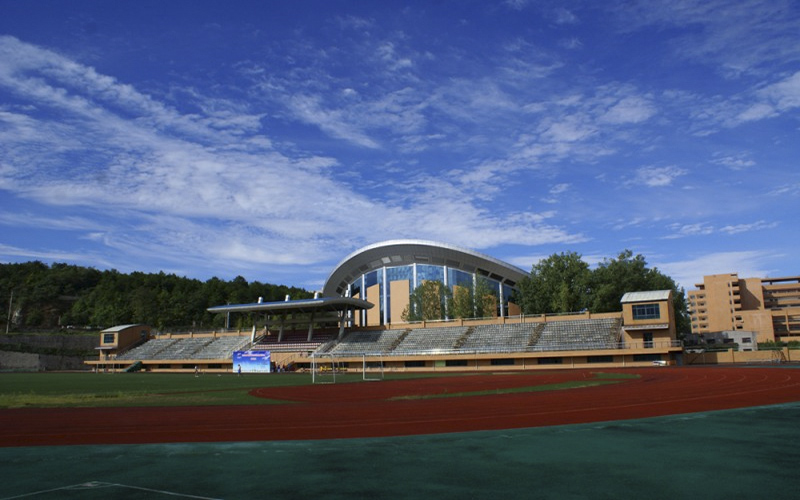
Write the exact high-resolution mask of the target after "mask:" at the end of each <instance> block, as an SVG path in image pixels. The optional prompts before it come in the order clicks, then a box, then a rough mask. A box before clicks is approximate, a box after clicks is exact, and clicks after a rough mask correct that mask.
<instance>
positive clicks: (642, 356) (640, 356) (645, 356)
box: [633, 354, 663, 362]
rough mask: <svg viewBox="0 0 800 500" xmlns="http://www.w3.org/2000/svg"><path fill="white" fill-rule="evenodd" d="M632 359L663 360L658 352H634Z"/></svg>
mask: <svg viewBox="0 0 800 500" xmlns="http://www.w3.org/2000/svg"><path fill="white" fill-rule="evenodd" d="M633 360H634V361H637V362H639V361H663V360H662V359H661V355H660V354H634V355H633Z"/></svg>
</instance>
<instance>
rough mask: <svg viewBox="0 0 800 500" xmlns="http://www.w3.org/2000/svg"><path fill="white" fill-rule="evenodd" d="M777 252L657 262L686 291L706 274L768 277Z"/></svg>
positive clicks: (760, 251) (711, 254) (753, 251)
mask: <svg viewBox="0 0 800 500" xmlns="http://www.w3.org/2000/svg"><path fill="white" fill-rule="evenodd" d="M777 257H779V256H778V255H776V254H774V253H771V252H769V251H762V250H746V251H736V252H710V253H707V254H703V255H698V256H697V257H695V258H692V259H688V260H682V261H673V262H659V263H654V264H655V265H656V267H658V268H659V269H660V270H661V271H663V272H664V273H666V274H667V275H668V276H670V277H672V278H673V279H674V280H675V281H676V282H677V283H678V284H679V286H682V287H683V288H685V289H686V290H687V291H688V290H693V289H695V285H696V284H698V283H702V282H703V276H706V275H711V274H724V273H738V274H739V277H740V278H755V277H759V278H760V277H767V276H769V275H770V273H771V272H772V271H771V270H770V266H769V265H768V263H769V262H771V261H773V260H774V259H775V258H777Z"/></svg>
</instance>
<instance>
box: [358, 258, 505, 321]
mask: <svg viewBox="0 0 800 500" xmlns="http://www.w3.org/2000/svg"><path fill="white" fill-rule="evenodd" d="M478 280H481V281H482V282H483V283H485V285H486V287H487V288H488V290H489V293H491V294H492V295H494V296H495V297H496V298H497V310H496V311H495V314H496V315H497V316H508V301H509V299H510V298H511V297H512V294H513V293H514V288H512V287H511V286H508V285H504V284H501V283H500V282H498V281H496V280H493V279H491V278H488V277H485V276H479V275H475V274H474V273H469V272H466V271H463V270H461V269H453V268H449V267H447V266H440V265H432V264H412V265H405V266H395V267H382V268H379V269H376V270H373V271H370V272H368V273H366V274H364V275H362V276H360V277H358V278H356V279H355V280H353V282H352V283H350V284H349V290H348V295H349V296H350V297H354V296H356V295H358V296H359V297H360V298H362V299H363V298H366V299H367V300H368V301H370V302H372V303H373V304H375V307H378V308H380V324H382V325H383V324H389V323H391V319H390V318H392V317H393V315H392V310H391V307H392V303H394V304H395V306H396V305H397V304H405V305H406V306H407V305H408V299H409V297H392V296H391V293H392V286H391V283H393V282H396V281H405V282H408V289H409V294H410V293H411V292H413V291H414V289H415V288H416V287H418V286H419V285H421V284H422V283H423V282H425V281H439V282H441V283H444V284H445V285H446V286H447V287H448V288H449V289H450V290H451V291H452V290H453V288H454V287H456V286H459V287H464V288H469V289H471V290H475V288H474V287H475V286H476V283H477V282H478ZM375 285H379V287H378V290H379V296H377V297H376V296H373V295H370V296H369V297H365V293H368V291H369V290H370V287H373V286H375ZM401 289H402V287H401ZM393 299H394V300H393ZM395 313H396V314H395V317H399V314H400V313H401V311H395ZM446 319H451V318H446ZM373 323H374V321H373ZM361 324H362V325H364V326H370V325H369V324H368V322H367V321H366V313H363V312H362V317H361ZM373 326H374V325H373Z"/></svg>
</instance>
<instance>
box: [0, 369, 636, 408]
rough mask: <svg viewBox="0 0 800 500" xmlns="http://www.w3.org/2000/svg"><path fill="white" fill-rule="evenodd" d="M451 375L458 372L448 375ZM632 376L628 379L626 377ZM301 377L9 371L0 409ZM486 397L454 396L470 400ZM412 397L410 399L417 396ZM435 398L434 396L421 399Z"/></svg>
mask: <svg viewBox="0 0 800 500" xmlns="http://www.w3.org/2000/svg"><path fill="white" fill-rule="evenodd" d="M443 375H445V374H434V373H418V374H407V373H403V374H399V373H398V374H387V375H386V379H388V380H391V379H409V378H422V377H425V378H427V377H438V376H443ZM446 375H448V376H452V375H454V374H452V373H448V374H446ZM627 376H630V375H627ZM625 377H626V375H621V374H609V373H597V374H595V378H594V379H593V380H584V381H580V382H567V383H560V384H553V385H539V386H534V387H522V388H515V389H509V390H508V392H528V391H542V390H562V389H570V388H576V387H586V386H587V385H600V384H608V383H617V382H619V381H621V380H623V379H624V378H625ZM357 382H361V375H360V374H341V375H337V376H336V383H337V384H339V383H357ZM311 383H312V382H311V376H310V375H309V374H302V373H282V374H247V375H245V376H241V377H238V376H235V375H230V374H226V375H216V374H208V375H199V376H194V374H172V373H170V374H166V373H116V374H97V373H5V374H0V408H22V407H26V408H31V407H39V408H56V407H134V406H208V405H263V404H285V403H286V402H285V401H279V400H271V399H266V398H261V397H255V396H251V395H250V394H249V392H250V391H251V390H253V389H257V388H262V387H287V386H301V385H308V384H311ZM481 394H484V393H451V394H448V395H447V397H468V396H476V395H481ZM413 397H414V396H410V398H413ZM420 397H433V396H420Z"/></svg>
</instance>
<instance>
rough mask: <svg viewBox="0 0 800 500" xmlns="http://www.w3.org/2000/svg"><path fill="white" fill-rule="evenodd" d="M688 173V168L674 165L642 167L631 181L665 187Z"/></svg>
mask: <svg viewBox="0 0 800 500" xmlns="http://www.w3.org/2000/svg"><path fill="white" fill-rule="evenodd" d="M687 173H688V171H687V170H686V169H684V168H680V167H676V166H674V165H673V166H669V167H641V168H638V169H637V170H636V175H635V177H634V178H633V179H632V180H631V183H633V184H641V185H645V186H647V187H651V188H655V187H665V186H669V185H671V184H672V183H673V182H674V181H675V179H677V178H678V177H681V176H684V175H686V174H687Z"/></svg>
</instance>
